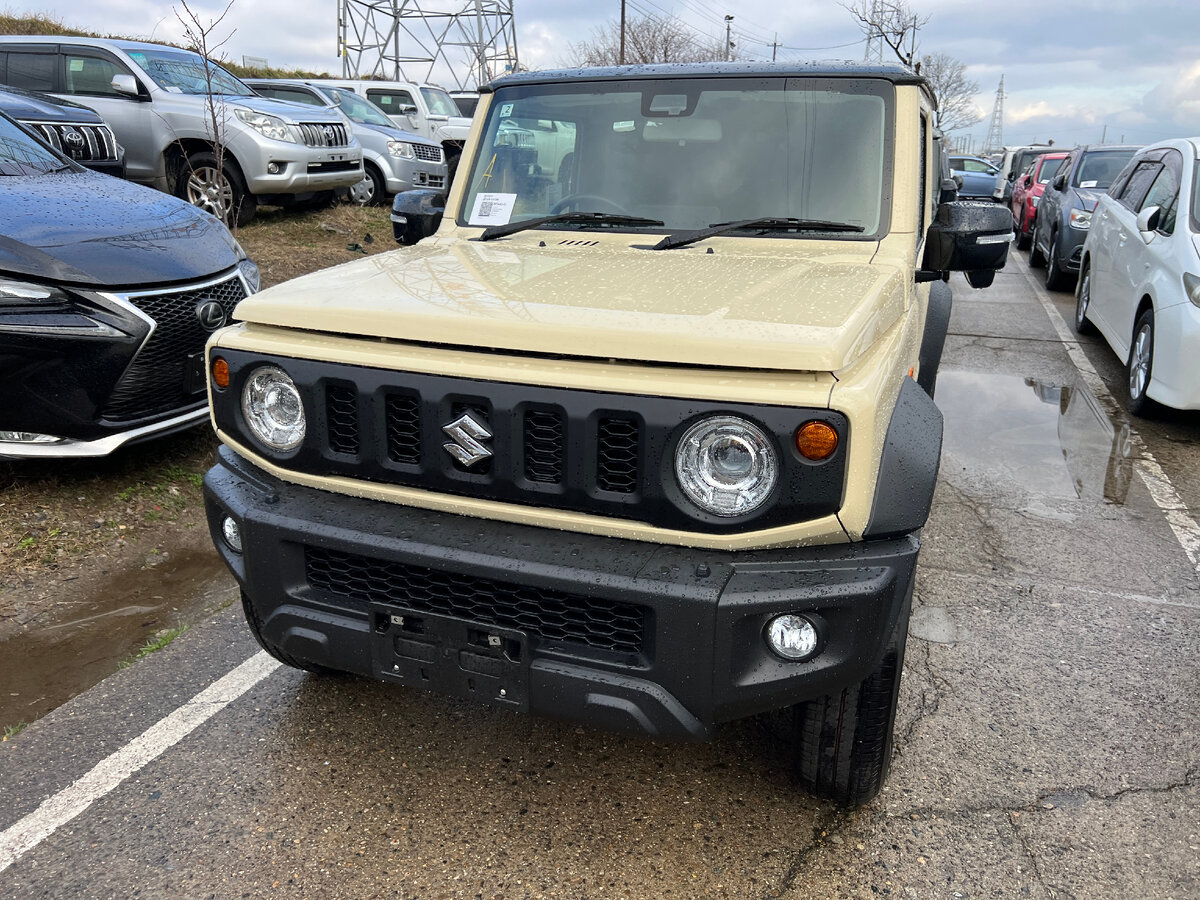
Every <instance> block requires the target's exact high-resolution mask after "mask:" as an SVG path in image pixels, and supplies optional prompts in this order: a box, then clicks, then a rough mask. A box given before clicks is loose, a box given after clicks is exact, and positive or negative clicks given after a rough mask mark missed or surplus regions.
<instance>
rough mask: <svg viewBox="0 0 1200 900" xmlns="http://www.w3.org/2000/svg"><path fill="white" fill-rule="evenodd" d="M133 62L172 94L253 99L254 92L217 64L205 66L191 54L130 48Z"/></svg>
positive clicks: (201, 58)
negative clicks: (210, 86) (219, 95)
mask: <svg viewBox="0 0 1200 900" xmlns="http://www.w3.org/2000/svg"><path fill="white" fill-rule="evenodd" d="M125 52H126V53H128V54H129V57H130V59H132V60H133V61H134V62H135V63H137V64H138V65H139V66H141V67H142V69H143V71H145V73H146V74H147V75H149V76H150V77H151V78H152V79H154V83H155V84H157V85H158V86H159V87H160V88H162V89H163V90H164V91H167V92H168V93H171V94H207V93H209V92H210V91H209V83H210V82H211V84H212V90H211V93H214V94H228V95H230V96H233V97H252V96H254V91H253V90H251V89H250V88H249V87H248V86H246V85H245V84H243V83H242V82H241V81H239V80H238V79H237V78H235V77H234V76H233V75H230V74H229V73H228V72H226V71H225V70H224V69H222V68H221V67H220V66H218V65H217V64H216V63H214V62H209V63H208V64H207V65H205V60H204V57H202V56H201V55H200V54H198V53H192V52H190V51H188V50H167V49H161V50H159V49H153V50H148V49H146V48H144V47H127V48H125Z"/></svg>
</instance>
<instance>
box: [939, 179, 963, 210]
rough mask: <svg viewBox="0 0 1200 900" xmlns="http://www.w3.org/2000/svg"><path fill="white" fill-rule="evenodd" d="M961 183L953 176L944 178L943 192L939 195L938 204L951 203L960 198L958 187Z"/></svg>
mask: <svg viewBox="0 0 1200 900" xmlns="http://www.w3.org/2000/svg"><path fill="white" fill-rule="evenodd" d="M959 187H961V185H960V184H959V183H958V182H957V181H956V180H955V179H953V178H943V179H942V185H941V193H940V194H939V195H938V204H939V205H941V204H942V203H950V202H952V201H954V200H957V199H958V189H959Z"/></svg>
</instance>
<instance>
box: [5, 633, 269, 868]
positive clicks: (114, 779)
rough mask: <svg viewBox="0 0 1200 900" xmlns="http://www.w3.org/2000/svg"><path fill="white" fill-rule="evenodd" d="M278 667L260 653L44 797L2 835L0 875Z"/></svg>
mask: <svg viewBox="0 0 1200 900" xmlns="http://www.w3.org/2000/svg"><path fill="white" fill-rule="evenodd" d="M278 667H279V663H278V662H276V661H275V660H274V659H272V658H271V657H270V656H268V655H267V654H266V653H263V652H262V651H259V652H258V653H256V654H255V655H254V656H252V657H250V658H249V659H248V660H246V661H245V662H244V663H242V664H241V665H240V666H238V667H237V668H236V669H234V670H233V671H232V672H229V673H228V674H226V675H224V676H222V677H221V678H220V679H219V680H218V681H215V682H213V683H212V684H211V685H209V686H208V687H207V688H205V689H204V690H202V691H201V692H200V693H199V694H197V695H196V696H195V697H193V698H192V699H191V700H189V701H188V702H187V703H185V704H183V706H181V707H179V708H178V709H176V710H175V711H174V712H172V713H171V714H170V715H168V716H166V717H164V718H162V719H159V720H158V721H157V722H155V723H154V724H153V725H151V726H150V727H149V728H147V729H146V730H145V731H143V732H142V733H141V734H140V735H138V736H137V737H136V738H134V739H133V740H132V741H130V742H129V743H128V744H126V745H125V746H124V747H122V748H121V749H120V750H118V751H117V752H116V753H114V754H112V755H111V756H109V757H107V758H106V759H104V760H101V761H100V762H99V763H97V764H96V766H95V768H93V769H92V770H91V771H90V772H88V773H87V774H86V775H84V776H83V777H82V778H80V779H79V780H78V781H75V782H74V783H73V784H71V785H69V786H68V787H65V788H63V789H62V790H61V791H59V792H58V793H57V794H54V795H53V796H51V797H48V798H46V799H45V800H44V801H42V805H41V806H39V807H38V808H37V809H35V810H34V811H33V812H31V813H30V814H29V815H27V816H25V818H23V819H21V820H20V821H19V822H17V823H16V824H14V825H12V826H10V827H9V828H7V829H6V830H5V831H4V832H2V833H0V872H3V871H4V870H5V869H7V868H8V867H9V866H11V865H12V864H13V863H15V862H16V861H17V860H18V859H20V858H21V857H22V856H23V855H24V854H26V853H28V852H29V851H30V850H32V849H33V848H34V847H36V846H37V845H38V844H40V843H41V842H42V841H44V840H45V839H46V838H48V837H49V836H50V835H52V834H53V833H54V832H55V831H56V830H57V829H58V828H60V827H61V826H63V825H65V824H66V823H67V822H70V821H71V820H72V819H74V818H75V817H76V816H77V815H79V814H80V813H81V812H83V811H84V810H85V809H87V808H88V807H89V806H91V805H92V804H93V803H94V802H95V801H97V800H99V799H100V798H101V797H103V796H104V795H105V794H107V793H108V792H109V791H111V790H112V789H113V788H115V787H116V786H117V785H119V784H120V783H121V782H122V781H124V780H125V779H126V778H128V777H129V776H130V775H133V774H134V773H136V772H138V771H140V770H141V769H142V768H144V767H145V766H146V765H147V764H148V763H151V762H153V761H154V760H155V759H157V758H158V757H159V756H160V755H161V754H162V753H163V752H164V751H165V750H167V749H169V748H170V747H172V746H174V745H175V744H177V743H179V741H181V740H183V738H185V737H187V736H188V735H189V734H191V733H192V732H193V731H195V730H196V729H197V728H198V727H200V726H201V725H203V724H204V723H205V722H207V721H208V720H209V719H211V718H212V717H213V716H215V715H216V714H217V713H219V712H220V711H221V710H223V709H224V708H225V707H226V706H228V705H229V704H230V703H232V702H233V701H234V700H236V699H237V698H238V697H240V696H242V694H244V693H246V691H248V690H250V688H252V687H254V685H256V684H258V683H259V682H260V681H262V680H263V679H264V678H266V677H267V676H268V675H270V674H271V673H272V672H273V671H275V669H276V668H278Z"/></svg>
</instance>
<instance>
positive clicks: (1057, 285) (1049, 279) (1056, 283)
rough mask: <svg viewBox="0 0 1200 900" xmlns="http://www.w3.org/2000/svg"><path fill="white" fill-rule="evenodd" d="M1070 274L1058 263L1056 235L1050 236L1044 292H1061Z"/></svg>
mask: <svg viewBox="0 0 1200 900" xmlns="http://www.w3.org/2000/svg"><path fill="white" fill-rule="evenodd" d="M1070 278H1071V273H1070V272H1067V271H1066V270H1064V269H1063V268H1062V266H1060V265H1059V262H1058V235H1057V234H1052V235H1050V252H1049V253H1048V254H1047V255H1046V290H1048V291H1061V290H1064V289H1065V288H1066V287H1067V282H1068V281H1069V280H1070Z"/></svg>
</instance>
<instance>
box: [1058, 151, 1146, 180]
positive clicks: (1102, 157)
mask: <svg viewBox="0 0 1200 900" xmlns="http://www.w3.org/2000/svg"><path fill="white" fill-rule="evenodd" d="M1136 152H1137V151H1135V150H1132V149H1130V150H1093V151H1091V152H1090V153H1085V154H1084V156H1083V159H1082V160H1081V161H1080V163H1079V167H1078V168H1077V169H1076V170H1075V179H1074V180H1073V181H1072V182H1071V185H1072V187H1082V188H1100V189H1104V188H1107V187H1108V186H1109V185H1110V184H1112V182H1113V179H1114V178H1116V177H1117V173H1118V172H1120V171H1121V170H1122V169H1123V168H1125V163H1127V162H1129V160H1130V159H1132V158H1133V154H1134V153H1136Z"/></svg>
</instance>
